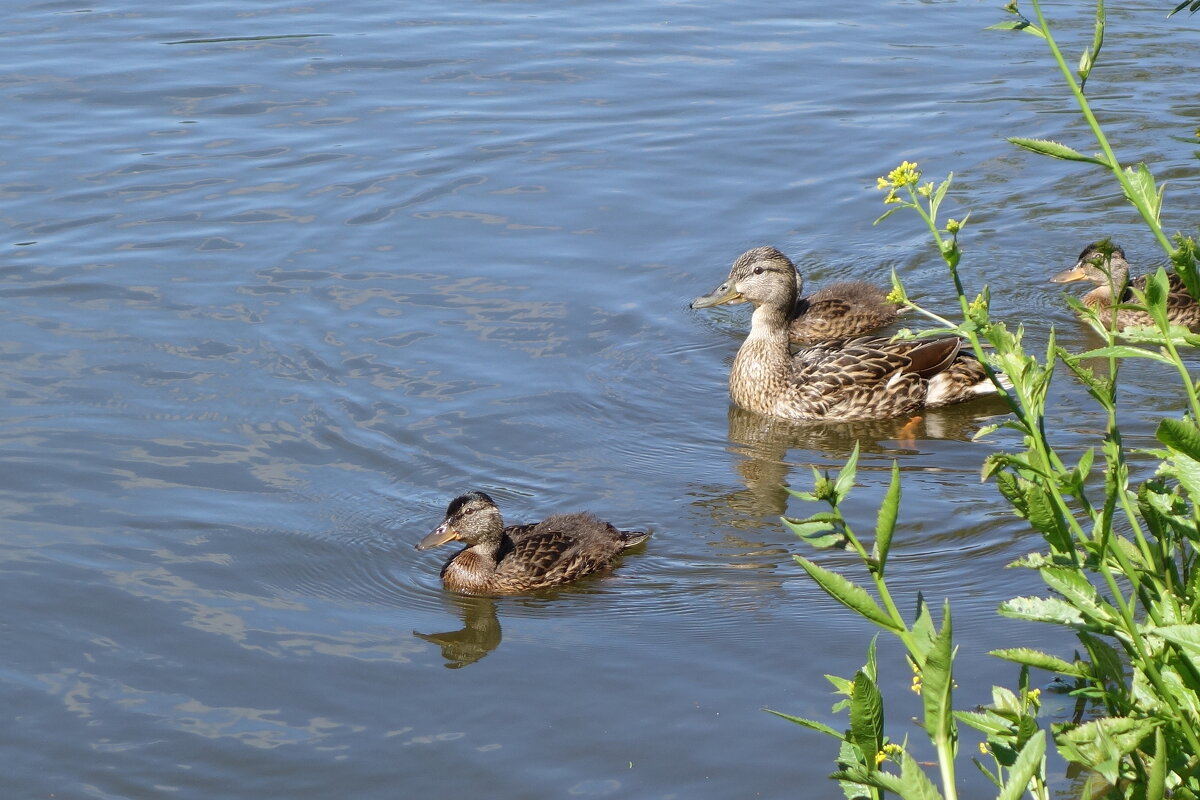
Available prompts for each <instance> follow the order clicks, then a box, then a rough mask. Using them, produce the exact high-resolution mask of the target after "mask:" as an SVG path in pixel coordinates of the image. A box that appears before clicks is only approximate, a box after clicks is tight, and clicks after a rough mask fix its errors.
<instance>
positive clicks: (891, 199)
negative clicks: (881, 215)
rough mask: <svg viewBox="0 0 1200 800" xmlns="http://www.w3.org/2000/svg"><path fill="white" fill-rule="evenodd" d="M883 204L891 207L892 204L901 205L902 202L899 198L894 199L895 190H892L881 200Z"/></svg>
mask: <svg viewBox="0 0 1200 800" xmlns="http://www.w3.org/2000/svg"><path fill="white" fill-rule="evenodd" d="M883 202H884V203H885V204H887V205H891V204H892V203H903V202H904V201H903V200H901V199H900V198H899V197H896V190H895V189H892V190H891V191H889V192H888V195H887V197H885V198H883Z"/></svg>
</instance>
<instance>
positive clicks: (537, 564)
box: [427, 492, 650, 595]
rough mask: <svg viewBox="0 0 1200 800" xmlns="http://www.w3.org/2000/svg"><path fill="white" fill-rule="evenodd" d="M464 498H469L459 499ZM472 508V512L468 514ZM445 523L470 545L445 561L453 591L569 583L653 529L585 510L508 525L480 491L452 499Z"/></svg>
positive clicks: (510, 590)
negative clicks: (627, 526)
mask: <svg viewBox="0 0 1200 800" xmlns="http://www.w3.org/2000/svg"><path fill="white" fill-rule="evenodd" d="M463 498H467V499H468V500H467V502H466V503H460V501H461V500H463ZM455 504H459V508H458V509H455ZM489 506H490V508H489ZM471 508H474V509H475V511H474V512H472V513H474V516H469V515H468V509H471ZM443 527H449V528H452V529H454V530H455V531H457V533H458V536H457V537H456V538H461V539H463V540H465V541H466V542H467V546H466V547H464V548H463V549H462V550H460V551H459V552H458V553H456V554H455V555H454V556H452V557H451V558H450V560H449V561H447V562H446V564H445V566H444V567H442V582H443V584H444V585H445V586H446V588H447V589H450V590H451V591H455V592H459V593H461V594H472V595H500V594H518V593H524V592H532V591H536V590H538V589H544V588H546V587H549V586H558V585H561V584H564V583H570V582H571V581H574V580H577V579H579V578H582V577H584V576H587V575H592V574H595V573H597V572H600V571H603V570H605V569H608V568H609V567H611V566H612V565H613V563H614V562H615V561H616V559H617V558H618V556H620V555H621V553H622V552H624V551H625V550H628V549H629V548H631V547H634V546H636V545H638V544H640V543H642V542H643V541H645V540H646V538H647V537H648V536H649V535H650V534H648V533H644V532H641V531H620V530H617V529H616V528H615V527H613V526H612V525H611V524H609V523H608V522H605V521H603V520H601V519H598V518H597V517H596V516H595V515H593V514H590V513H587V512H577V513H573V514H556V515H554V516H551V517H547V518H546V519H545V520H542V521H541V522H538V523H534V524H529V525H510V526H508V527H504V526H503V522H502V520H501V517H500V513H499V509H497V508H496V506H495V503H493V502H492V501H491V498H489V497H487V495H485V494H483V493H482V492H472V493H470V494H468V495H463V496H462V498H458V499H456V500H455V501H453V502H452V503H451V504H450V508H448V509H447V515H446V519H445V520H444V521H443V523H442V526H439V528H438V530H439V531H440V530H442V529H443ZM436 532H437V531H435V533H436ZM430 536H431V537H432V536H433V534H431V535H430ZM427 538H428V537H427Z"/></svg>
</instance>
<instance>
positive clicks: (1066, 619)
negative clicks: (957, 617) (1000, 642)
mask: <svg viewBox="0 0 1200 800" xmlns="http://www.w3.org/2000/svg"><path fill="white" fill-rule="evenodd" d="M797 558H798V556H797ZM999 611H1000V613H1001V614H1003V615H1004V616H1006V617H1012V618H1014V619H1027V620H1032V621H1033V622H1049V623H1051V624H1055V625H1071V626H1080V625H1083V624H1084V621H1083V616H1082V615H1080V613H1079V609H1077V608H1075V606H1073V605H1071V604H1070V603H1068V602H1066V601H1065V600H1059V599H1058V598H1057V597H1014V598H1013V599H1011V600H1006V601H1004V602H1003V603H1001V604H1000V608H999Z"/></svg>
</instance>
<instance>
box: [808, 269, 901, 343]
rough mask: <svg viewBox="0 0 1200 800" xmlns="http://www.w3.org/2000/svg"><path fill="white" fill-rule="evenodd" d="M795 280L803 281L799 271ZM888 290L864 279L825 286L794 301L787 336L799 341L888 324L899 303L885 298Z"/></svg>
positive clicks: (830, 337)
mask: <svg viewBox="0 0 1200 800" xmlns="http://www.w3.org/2000/svg"><path fill="white" fill-rule="evenodd" d="M796 280H797V283H798V290H799V285H802V283H801V278H800V275H799V273H798V272H797V273H796ZM887 295H888V293H887V292H885V291H884V290H883V289H880V288H879V287H877V286H872V285H871V284H869V283H865V282H863V281H844V282H842V283H835V284H833V285H831V286H826V287H825V288H823V289H821V290H820V291H817V292H814V293H813V294H811V295H809V296H808V297H801V298H799V299H798V300H797V301H796V304H795V306H794V308H793V311H792V319H791V322H790V323H789V324H788V338H790V339H791V340H792V342H793V343H795V344H799V345H813V344H819V343H821V342H829V341H836V340H838V339H848V338H850V337H851V336H861V335H863V334H864V333H870V332H871V331H873V330H876V329H878V328H882V327H884V326H885V325H891V324H892V323H893V322H895V321H896V318H897V317H898V316H899V314H900V306H898V305H896V304H895V303H893V302H891V301H890V300H888V299H887Z"/></svg>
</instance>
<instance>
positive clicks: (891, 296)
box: [887, 289, 905, 303]
mask: <svg viewBox="0 0 1200 800" xmlns="http://www.w3.org/2000/svg"><path fill="white" fill-rule="evenodd" d="M887 301H888V302H889V303H903V302H905V299H904V292H902V291H900V290H899V289H892V290H891V291H890V292H888V296H887Z"/></svg>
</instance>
